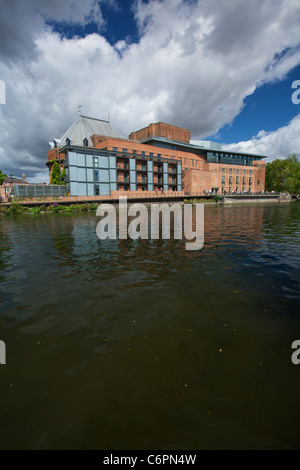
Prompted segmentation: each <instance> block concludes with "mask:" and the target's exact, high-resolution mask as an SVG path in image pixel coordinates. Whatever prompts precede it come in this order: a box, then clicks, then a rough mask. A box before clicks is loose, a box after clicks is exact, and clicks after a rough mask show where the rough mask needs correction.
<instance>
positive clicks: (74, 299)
mask: <svg viewBox="0 0 300 470" xmlns="http://www.w3.org/2000/svg"><path fill="white" fill-rule="evenodd" d="M204 213H205V226H204V227H205V242H204V247H203V248H202V249H201V250H199V251H188V250H185V245H184V242H183V241H182V240H174V239H171V240H161V239H160V240H131V239H128V240H99V239H98V238H97V236H96V232H95V229H96V224H97V222H98V219H97V218H96V215H95V213H94V212H93V213H85V214H72V213H67V214H61V213H58V214H49V213H48V214H39V215H20V216H2V217H0V268H1V272H0V305H1V310H0V339H1V340H2V341H4V342H5V345H6V364H5V365H4V364H2V365H0V403H1V421H0V448H2V449H111V450H113V449H126V450H131V449H164V450H168V449H299V448H300V438H299V425H300V405H299V387H300V364H299V365H297V364H294V363H293V362H292V360H291V357H292V353H293V351H294V350H293V349H292V348H291V345H292V343H293V341H294V340H298V339H299V340H300V278H299V270H300V204H298V203H290V204H260V205H243V206H242V205H239V206H238V205H236V206H223V207H220V206H213V207H205V211H204ZM299 357H300V355H299Z"/></svg>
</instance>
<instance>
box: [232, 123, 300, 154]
mask: <svg viewBox="0 0 300 470" xmlns="http://www.w3.org/2000/svg"><path fill="white" fill-rule="evenodd" d="M223 148H224V149H226V150H236V151H238V152H239V151H240V152H246V153H254V154H258V155H266V156H268V158H267V159H266V161H267V162H268V161H272V160H274V159H276V158H286V157H288V156H289V155H293V154H296V155H297V157H300V114H299V115H298V116H296V117H294V119H292V121H291V122H290V123H289V124H288V125H287V126H284V127H281V128H280V129H278V130H276V131H273V132H265V131H264V130H261V131H260V132H259V133H258V134H257V135H256V136H255V137H253V138H252V139H251V140H247V141H243V142H238V143H235V144H230V145H223Z"/></svg>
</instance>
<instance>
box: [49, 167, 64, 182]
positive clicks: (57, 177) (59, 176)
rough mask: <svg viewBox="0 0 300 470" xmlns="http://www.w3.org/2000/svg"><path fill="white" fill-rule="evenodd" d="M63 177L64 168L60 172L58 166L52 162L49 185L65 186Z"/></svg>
mask: <svg viewBox="0 0 300 470" xmlns="http://www.w3.org/2000/svg"><path fill="white" fill-rule="evenodd" d="M65 175H66V170H65V168H63V169H62V170H61V171H60V168H59V164H58V163H57V162H56V161H54V162H53V165H52V171H51V175H50V183H51V184H66V183H65Z"/></svg>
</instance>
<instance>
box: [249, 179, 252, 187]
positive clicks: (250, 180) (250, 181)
mask: <svg viewBox="0 0 300 470" xmlns="http://www.w3.org/2000/svg"><path fill="white" fill-rule="evenodd" d="M249 186H252V178H249Z"/></svg>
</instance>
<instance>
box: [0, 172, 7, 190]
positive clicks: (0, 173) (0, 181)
mask: <svg viewBox="0 0 300 470" xmlns="http://www.w3.org/2000/svg"><path fill="white" fill-rule="evenodd" d="M5 178H7V175H5V174H4V173H2V170H0V186H2V185H3V181H4V180H5Z"/></svg>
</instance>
